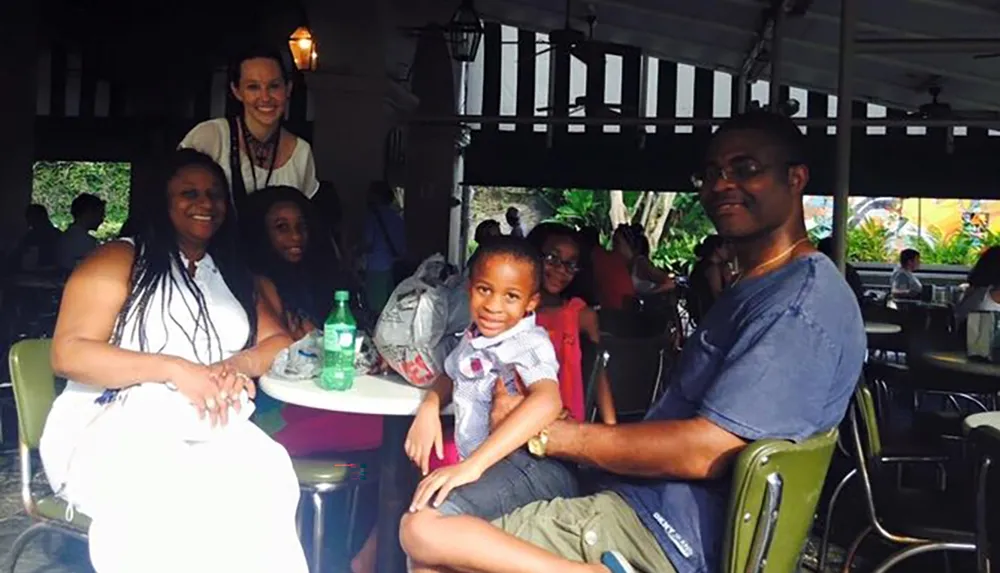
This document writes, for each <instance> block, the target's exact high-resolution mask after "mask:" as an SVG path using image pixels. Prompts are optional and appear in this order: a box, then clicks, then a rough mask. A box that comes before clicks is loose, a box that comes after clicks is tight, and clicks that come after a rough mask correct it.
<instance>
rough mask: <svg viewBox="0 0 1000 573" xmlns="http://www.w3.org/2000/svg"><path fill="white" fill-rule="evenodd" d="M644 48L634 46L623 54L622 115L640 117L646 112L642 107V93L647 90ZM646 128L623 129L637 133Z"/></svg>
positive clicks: (623, 129)
mask: <svg viewBox="0 0 1000 573" xmlns="http://www.w3.org/2000/svg"><path fill="white" fill-rule="evenodd" d="M642 64H643V61H642V50H641V49H639V48H633V49H631V50H628V51H627V52H626V54H625V55H624V56H622V115H624V116H626V117H639V116H641V115H644V114H645V113H646V110H645V109H643V108H642V106H643V98H642V94H643V93H645V91H646V75H645V74H643V73H642V72H643V66H642ZM644 129H645V128H642V127H638V128H636V127H625V128H622V131H624V132H626V133H631V134H633V135H637V134H638V133H639V132H640V131H643V130H644Z"/></svg>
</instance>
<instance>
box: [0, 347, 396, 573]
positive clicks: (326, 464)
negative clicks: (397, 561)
mask: <svg viewBox="0 0 1000 573" xmlns="http://www.w3.org/2000/svg"><path fill="white" fill-rule="evenodd" d="M50 347H51V342H50V341H49V340H47V339H39V340H35V339H28V340H22V341H20V342H18V343H16V344H14V345H13V346H12V347H11V349H10V355H9V363H10V377H11V382H12V384H13V386H14V400H15V402H16V404H17V418H18V430H19V433H20V437H19V451H20V459H21V498H22V500H23V503H24V509H25V511H27V513H28V515H30V516H32V517H34V518H35V519H36V520H38V523H35V524H34V525H32V526H31V527H29V528H28V529H27V530H25V531H24V533H22V534H21V535H20V536H19V537H18V538H17V539H16V540H15V541H14V544H13V545H12V546H11V549H10V552H9V554H8V558H7V564H6V571H7V572H9V573H13V571H14V566H15V565H16V564H17V560H18V558H19V557H20V555H21V553H22V552H23V551H24V548H25V547H26V546H27V544H28V542H30V541H31V540H32V539H34V538H35V537H36V536H37V535H38V534H39V533H42V532H43V531H56V532H59V533H63V534H66V535H70V536H72V537H75V538H77V539H81V540H86V539H87V531H88V529H89V528H90V518H89V517H87V516H86V515H83V514H82V513H80V512H79V511H74V512H72V513H68V512H67V509H68V505H67V504H66V502H65V501H63V500H62V499H61V498H58V497H56V496H54V495H49V496H43V497H35V496H34V495H32V492H31V477H32V475H34V474H33V470H32V467H31V455H32V451H33V450H37V449H38V443H39V440H40V439H41V437H42V430H43V428H44V427H45V419H46V417H48V415H49V410H50V409H51V408H52V402H53V401H54V400H55V393H56V391H55V375H54V374H53V373H52V366H51V361H50V358H49V352H50ZM362 457H363V456H362ZM292 465H293V467H294V468H295V473H296V476H297V477H298V480H299V489H300V490H301V491H302V493H303V494H308V495H309V496H310V497H311V498H312V502H313V503H312V507H313V510H314V512H315V514H314V519H313V531H312V534H313V564H312V570H313V571H315V572H319V571H322V550H323V547H324V543H323V534H324V531H323V525H324V511H323V498H324V497H325V496H326V495H327V494H330V493H332V492H334V491H341V490H346V491H347V493H348V496H349V498H348V506H349V508H350V509H349V512H350V515H349V522H348V523H349V524H350V525H351V527H350V528H349V530H348V533H347V548H348V551H350V550H351V548H352V535H353V530H354V527H353V524H354V521H355V519H356V516H357V510H358V497H359V490H360V489H361V488H362V487H364V486H366V485H368V484H372V483H377V482H378V480H377V476H373V475H372V474H371V472H370V471H369V470H368V467H369V464H367V463H363V462H362V461H359V460H357V459H354V458H352V457H345V458H336V459H334V458H316V459H294V460H292ZM301 509H302V508H300V511H299V514H298V519H299V522H298V524H299V532H300V535H301V532H302V514H303V511H302V510H301ZM67 515H69V516H71V517H72V519H71V520H67V519H66V516H67Z"/></svg>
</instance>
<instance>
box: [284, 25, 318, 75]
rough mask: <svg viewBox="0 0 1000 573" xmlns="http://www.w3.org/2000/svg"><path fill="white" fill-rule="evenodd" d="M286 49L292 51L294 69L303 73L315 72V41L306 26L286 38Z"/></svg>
mask: <svg viewBox="0 0 1000 573" xmlns="http://www.w3.org/2000/svg"><path fill="white" fill-rule="evenodd" d="M288 48H289V49H290V50H291V51H292V60H293V61H294V62H295V67H296V68H298V69H299V70H300V71H303V72H312V71H315V70H316V59H317V57H318V54H317V53H316V41H315V40H314V39H313V36H312V32H310V31H309V28H308V27H306V26H299V27H298V28H296V29H295V31H294V32H292V35H291V36H289V37H288Z"/></svg>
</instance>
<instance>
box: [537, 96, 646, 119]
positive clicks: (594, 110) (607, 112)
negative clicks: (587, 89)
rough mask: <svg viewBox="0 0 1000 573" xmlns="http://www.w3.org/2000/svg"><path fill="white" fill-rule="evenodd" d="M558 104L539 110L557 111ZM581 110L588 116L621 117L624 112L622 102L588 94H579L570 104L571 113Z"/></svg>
mask: <svg viewBox="0 0 1000 573" xmlns="http://www.w3.org/2000/svg"><path fill="white" fill-rule="evenodd" d="M555 109H556V106H554V105H547V106H545V107H540V108H538V111H546V112H552V111H555ZM580 111H584V112H586V114H587V117H604V118H612V119H614V118H618V117H621V115H622V113H623V106H622V104H618V103H605V102H604V101H602V100H601V99H600V98H595V97H589V96H586V95H582V96H577V97H576V98H575V99H574V100H573V103H572V105H570V106H569V115H573V114H575V113H578V112H580ZM626 111H631V108H629V109H626Z"/></svg>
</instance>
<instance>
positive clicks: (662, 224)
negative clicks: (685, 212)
mask: <svg viewBox="0 0 1000 573" xmlns="http://www.w3.org/2000/svg"><path fill="white" fill-rule="evenodd" d="M676 197H677V193H674V192H669V193H658V194H657V199H658V201H656V203H657V208H656V209H654V210H653V211H654V217H655V218H654V219H653V221H654V223H653V225H651V226H647V227H646V238H647V239H649V244H650V246H651V247H652V248H653V249H656V247H657V245H659V244H660V238H661V237H662V236H663V231H664V230H665V229H666V226H667V221H668V220H669V219H670V212H671V211H672V210H673V207H674V199H675V198H676Z"/></svg>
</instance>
